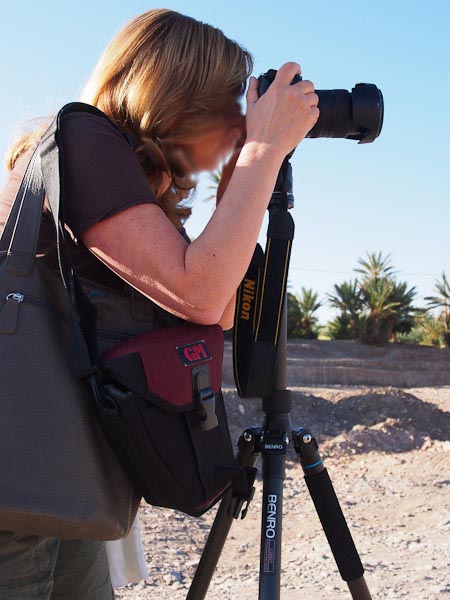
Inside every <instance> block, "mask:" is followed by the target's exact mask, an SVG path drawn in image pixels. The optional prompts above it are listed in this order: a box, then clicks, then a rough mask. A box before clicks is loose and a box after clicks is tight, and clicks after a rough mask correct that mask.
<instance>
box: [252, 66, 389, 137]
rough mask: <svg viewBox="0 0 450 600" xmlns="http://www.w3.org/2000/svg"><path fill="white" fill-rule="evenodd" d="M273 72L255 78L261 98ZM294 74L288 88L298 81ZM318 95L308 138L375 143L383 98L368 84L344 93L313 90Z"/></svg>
mask: <svg viewBox="0 0 450 600" xmlns="http://www.w3.org/2000/svg"><path fill="white" fill-rule="evenodd" d="M276 74H277V72H276V71H275V70H274V69H270V70H269V71H267V73H263V74H262V75H260V76H259V78H258V83H259V87H258V92H259V95H260V96H262V95H263V94H264V93H265V92H266V91H267V90H268V88H269V86H270V84H271V83H272V81H273V80H274V79H275V75H276ZM301 79H302V78H301V77H300V75H296V76H295V77H294V79H293V80H292V82H291V85H292V84H294V83H297V82H298V81H301ZM315 92H316V94H317V95H318V96H319V105H318V108H319V110H320V116H319V118H318V120H317V123H316V124H315V125H314V127H313V128H312V129H311V131H309V132H308V134H307V136H306V137H308V138H321V137H323V138H344V139H347V140H358V142H359V143H360V144H368V143H370V142H373V141H374V140H376V138H377V137H378V136H379V135H380V132H381V128H382V126H383V117H384V103H383V95H382V93H381V91H380V90H379V89H378V88H377V86H376V85H374V84H372V83H357V84H356V85H355V87H354V88H353V89H352V91H351V92H348V91H347V90H315Z"/></svg>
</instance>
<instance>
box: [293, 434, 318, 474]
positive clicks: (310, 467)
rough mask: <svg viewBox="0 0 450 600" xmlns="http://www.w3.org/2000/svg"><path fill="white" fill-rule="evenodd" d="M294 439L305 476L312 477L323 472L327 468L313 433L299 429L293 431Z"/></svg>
mask: <svg viewBox="0 0 450 600" xmlns="http://www.w3.org/2000/svg"><path fill="white" fill-rule="evenodd" d="M292 439H293V442H294V449H295V452H296V454H297V456H298V457H299V459H300V464H301V466H302V469H303V472H304V474H305V475H306V476H310V475H316V474H317V473H320V472H321V471H323V470H324V468H325V466H324V464H323V461H322V458H321V456H320V454H319V445H318V443H317V441H316V438H315V437H314V436H313V435H312V433H311V432H310V431H309V430H308V429H305V428H303V427H299V428H297V429H294V430H293V431H292Z"/></svg>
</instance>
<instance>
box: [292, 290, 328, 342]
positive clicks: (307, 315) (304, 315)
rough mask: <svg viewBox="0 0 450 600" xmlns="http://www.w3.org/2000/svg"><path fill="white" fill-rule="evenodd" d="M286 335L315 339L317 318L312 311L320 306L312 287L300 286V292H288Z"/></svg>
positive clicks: (317, 296) (317, 295)
mask: <svg viewBox="0 0 450 600" xmlns="http://www.w3.org/2000/svg"><path fill="white" fill-rule="evenodd" d="M287 302H288V317H287V321H288V336H289V337H300V338H307V339H315V338H317V336H318V332H317V323H318V319H317V317H316V316H315V315H314V313H315V312H316V311H317V310H318V309H319V308H320V307H321V306H322V302H320V301H319V294H317V293H316V292H313V290H312V289H306V288H304V287H302V288H301V293H300V294H291V293H289V292H288V295H287Z"/></svg>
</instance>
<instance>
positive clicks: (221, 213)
mask: <svg viewBox="0 0 450 600" xmlns="http://www.w3.org/2000/svg"><path fill="white" fill-rule="evenodd" d="M299 71H300V68H299V66H298V65H296V64H295V63H287V64H286V65H284V66H283V67H281V69H280V70H279V72H278V74H277V77H276V79H275V81H274V82H273V84H272V85H271V87H270V88H269V90H268V92H266V94H264V96H262V97H261V98H260V99H258V93H257V82H256V80H255V79H252V80H251V83H250V87H249V92H248V94H247V101H248V110H247V140H246V143H245V144H244V147H243V149H242V151H241V153H240V155H239V158H238V160H237V163H236V167H235V169H234V172H233V175H232V176H231V179H230V181H229V183H228V186H227V189H226V191H225V193H224V195H223V198H222V200H221V202H220V204H219V206H218V207H217V209H216V210H215V212H214V214H213V215H212V217H211V220H210V221H209V223H208V224H207V226H206V227H205V229H204V231H203V232H202V234H201V235H200V236H199V237H198V238H197V239H195V240H194V241H193V242H192V243H191V244H189V245H188V244H187V243H186V241H185V240H184V239H183V238H182V237H181V236H180V235H179V234H178V232H177V231H176V230H175V228H174V227H173V225H172V224H171V223H170V221H169V220H168V219H167V217H166V216H165V215H164V213H163V212H162V210H161V209H160V208H159V207H158V206H157V205H151V204H142V205H137V206H133V207H130V208H128V209H126V210H124V211H122V212H120V213H119V214H117V215H114V216H112V217H110V218H108V219H105V220H103V221H100V222H99V223H96V224H95V225H93V226H92V227H90V228H89V229H87V230H86V232H85V233H84V234H83V236H82V241H83V242H84V243H85V244H86V245H87V247H88V248H89V249H90V250H91V251H92V252H93V253H94V254H95V255H96V256H97V257H98V258H100V259H101V260H102V261H103V262H105V263H106V264H107V265H108V266H109V267H110V268H111V269H113V270H114V271H115V272H116V273H117V274H118V275H119V276H121V277H122V278H123V279H125V280H126V281H127V282H128V283H130V284H131V285H132V286H134V287H136V288H137V289H138V290H139V291H141V292H142V293H143V294H145V295H147V296H149V297H150V298H151V299H152V300H154V301H155V302H156V303H158V304H160V305H161V306H162V307H164V308H165V309H167V310H169V311H170V312H172V313H174V314H177V315H179V316H181V317H183V318H185V319H187V320H189V321H194V322H197V323H204V324H211V323H218V322H219V321H221V319H222V316H223V315H224V312H225V311H226V309H227V307H228V306H229V304H230V302H231V300H232V298H233V296H234V294H235V291H236V289H237V287H238V285H239V283H240V281H241V280H242V278H243V276H244V275H245V272H246V270H247V267H248V264H249V262H250V260H251V256H252V253H253V251H254V248H255V245H256V242H257V238H258V234H259V230H260V227H261V223H262V219H263V216H264V213H265V210H266V208H267V205H268V202H269V200H270V196H271V193H272V191H273V188H274V185H275V182H276V177H277V174H278V171H279V168H280V166H281V163H282V161H283V159H284V157H285V155H286V154H288V152H289V151H290V150H291V149H292V148H293V147H294V146H296V145H297V144H298V143H299V142H300V141H301V140H302V139H303V138H304V137H305V135H306V134H307V132H308V131H310V129H311V128H312V127H313V125H314V123H315V122H316V120H317V117H318V109H317V101H318V98H317V96H316V95H315V94H314V88H313V85H312V84H311V82H307V81H304V82H300V83H298V84H296V85H293V86H291V85H290V82H291V80H292V78H293V77H294V75H295V74H297V73H299ZM228 311H229V309H227V314H228Z"/></svg>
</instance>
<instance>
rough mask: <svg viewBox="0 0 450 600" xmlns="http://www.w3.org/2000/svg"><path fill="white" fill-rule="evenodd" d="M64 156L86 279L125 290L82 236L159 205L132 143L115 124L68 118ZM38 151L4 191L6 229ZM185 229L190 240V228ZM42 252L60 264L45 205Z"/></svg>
mask: <svg viewBox="0 0 450 600" xmlns="http://www.w3.org/2000/svg"><path fill="white" fill-rule="evenodd" d="M61 131H62V148H63V154H64V181H65V184H64V211H65V220H66V224H67V226H68V227H69V229H70V231H71V232H72V234H73V238H74V239H72V238H71V236H67V237H68V239H69V244H70V249H71V255H72V260H73V263H74V266H75V267H76V269H77V271H78V273H79V274H80V276H81V277H85V278H87V279H90V280H92V281H94V282H97V283H100V284H102V285H105V286H108V287H113V288H116V289H123V287H124V282H123V281H122V280H121V279H120V277H118V276H117V275H115V273H113V271H111V270H110V269H108V267H106V266H105V265H104V264H103V263H102V262H101V261H100V260H98V259H97V258H96V257H95V256H94V255H93V254H92V253H91V252H89V250H88V249H87V248H86V246H84V244H83V243H81V242H80V241H78V240H79V238H80V236H81V234H82V233H83V232H84V231H86V229H88V228H89V227H90V226H92V225H93V224H94V223H97V222H99V221H101V220H102V219H105V218H107V217H111V216H112V215H115V214H117V213H119V212H121V211H123V210H124V209H126V208H129V207H130V206H134V205H136V204H146V203H157V200H156V198H155V195H154V194H153V192H152V190H151V189H150V187H149V185H148V182H147V179H146V177H145V174H144V171H143V169H142V167H141V165H140V164H139V161H138V160H137V158H136V156H135V154H134V152H133V150H132V148H131V146H130V144H129V142H128V141H127V139H126V138H125V136H124V135H122V133H120V131H118V130H117V129H116V128H115V127H114V125H113V124H112V123H110V122H109V121H108V120H107V119H104V118H102V117H98V116H94V115H90V114H86V113H81V112H79V113H70V114H68V115H65V116H64V117H63V120H62V126H61ZM31 154H32V150H31V151H29V152H27V153H26V154H25V155H24V156H22V157H21V158H20V159H19V160H18V162H17V164H16V166H15V168H14V170H13V171H12V172H11V173H10V176H9V179H8V181H7V183H6V185H5V187H4V188H3V190H2V191H1V192H0V232H1V231H2V230H3V227H4V224H5V221H6V219H7V216H8V213H9V210H10V207H11V205H12V203H13V202H14V199H15V196H16V194H17V190H18V188H19V185H20V181H21V179H22V176H23V173H24V171H25V169H26V166H27V164H28V161H29V159H30V157H31ZM180 233H181V234H182V235H183V236H184V237H185V238H187V236H186V234H185V232H184V230H180ZM38 256H39V257H40V258H42V259H43V260H45V261H46V262H47V263H48V264H50V265H51V266H54V267H55V268H57V265H58V262H57V256H56V239H55V232H54V225H53V220H52V217H51V214H50V213H49V212H48V210H47V209H44V214H43V218H42V221H41V230H40V235H39V243H38Z"/></svg>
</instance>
